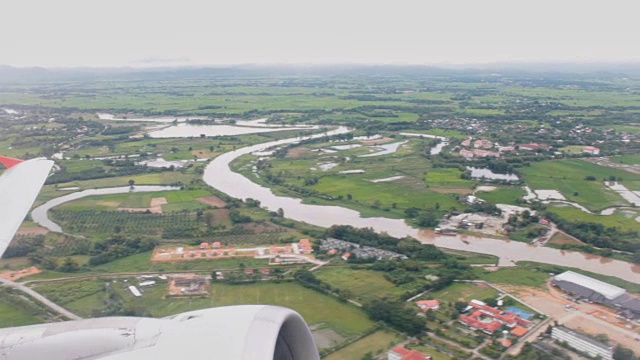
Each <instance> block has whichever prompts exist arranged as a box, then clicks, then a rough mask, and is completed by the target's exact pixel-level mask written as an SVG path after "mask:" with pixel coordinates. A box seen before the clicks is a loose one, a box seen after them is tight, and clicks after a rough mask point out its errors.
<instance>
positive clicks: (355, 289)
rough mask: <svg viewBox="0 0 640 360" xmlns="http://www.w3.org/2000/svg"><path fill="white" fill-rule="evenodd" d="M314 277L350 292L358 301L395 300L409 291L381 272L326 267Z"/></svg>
mask: <svg viewBox="0 0 640 360" xmlns="http://www.w3.org/2000/svg"><path fill="white" fill-rule="evenodd" d="M314 275H315V276H316V277H317V278H318V279H319V280H321V281H324V282H326V283H328V284H330V285H331V286H333V287H336V288H338V289H340V290H343V291H348V292H350V293H351V294H353V299H354V300H356V301H368V300H371V299H372V298H376V297H378V298H379V297H385V296H389V297H393V298H395V297H398V296H400V295H401V294H402V293H404V292H405V291H406V290H407V289H403V288H401V287H397V286H395V285H394V284H393V283H392V282H390V281H389V280H387V279H385V278H384V274H383V273H382V272H380V271H373V270H356V269H350V268H348V267H336V266H333V267H328V266H325V267H322V268H320V270H318V271H316V272H314Z"/></svg>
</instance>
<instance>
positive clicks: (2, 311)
mask: <svg viewBox="0 0 640 360" xmlns="http://www.w3.org/2000/svg"><path fill="white" fill-rule="evenodd" d="M41 322H42V321H41V320H40V319H38V318H37V317H35V316H33V315H31V314H30V313H28V312H26V311H24V310H22V309H20V308H18V307H15V306H13V305H11V304H9V303H6V302H4V301H0V328H5V327H13V326H24V325H33V324H39V323H41Z"/></svg>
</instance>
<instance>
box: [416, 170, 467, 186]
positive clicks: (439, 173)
mask: <svg viewBox="0 0 640 360" xmlns="http://www.w3.org/2000/svg"><path fill="white" fill-rule="evenodd" d="M460 175H462V171H460V170H458V169H453V168H435V169H431V170H429V171H427V176H426V177H425V179H424V181H425V183H426V184H427V185H429V186H433V187H463V188H467V189H471V187H472V186H473V184H474V181H471V180H465V179H461V178H460Z"/></svg>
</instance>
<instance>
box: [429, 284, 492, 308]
mask: <svg viewBox="0 0 640 360" xmlns="http://www.w3.org/2000/svg"><path fill="white" fill-rule="evenodd" d="M497 295H498V291H496V290H494V289H493V288H490V287H488V286H486V285H482V284H481V285H477V284H469V283H453V284H451V285H450V286H447V287H446V288H444V289H442V290H438V291H434V292H429V293H428V294H427V296H428V297H430V298H433V299H436V300H439V301H441V302H448V303H452V302H455V301H471V300H473V299H477V300H483V299H486V298H490V297H495V296H497Z"/></svg>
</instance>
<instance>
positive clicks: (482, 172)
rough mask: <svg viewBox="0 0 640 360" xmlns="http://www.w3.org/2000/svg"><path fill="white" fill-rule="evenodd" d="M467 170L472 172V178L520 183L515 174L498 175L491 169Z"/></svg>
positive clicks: (469, 167) (470, 168)
mask: <svg viewBox="0 0 640 360" xmlns="http://www.w3.org/2000/svg"><path fill="white" fill-rule="evenodd" d="M467 170H470V171H471V178H473V179H481V178H482V177H484V178H486V179H489V180H506V181H518V180H520V179H519V178H518V176H517V175H515V174H497V173H494V172H493V171H491V170H489V169H483V168H475V167H471V166H467Z"/></svg>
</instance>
